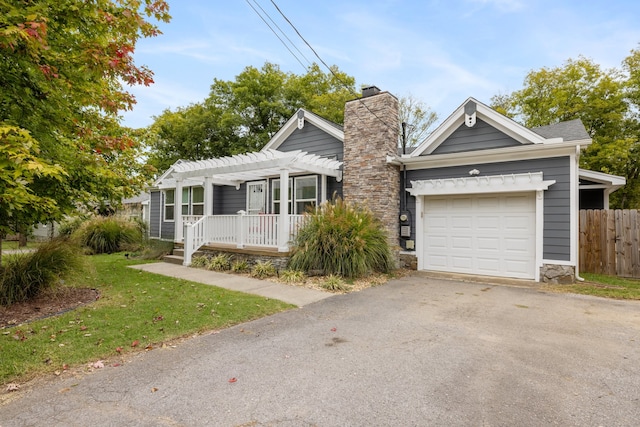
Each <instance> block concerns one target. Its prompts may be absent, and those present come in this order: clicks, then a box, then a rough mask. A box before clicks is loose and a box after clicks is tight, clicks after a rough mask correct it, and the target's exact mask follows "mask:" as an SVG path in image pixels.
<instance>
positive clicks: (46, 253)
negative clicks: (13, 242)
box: [0, 239, 84, 305]
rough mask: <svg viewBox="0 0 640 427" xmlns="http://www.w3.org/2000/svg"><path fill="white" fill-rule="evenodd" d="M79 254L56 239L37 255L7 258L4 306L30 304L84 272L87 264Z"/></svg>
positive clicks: (0, 287)
mask: <svg viewBox="0 0 640 427" xmlns="http://www.w3.org/2000/svg"><path fill="white" fill-rule="evenodd" d="M79 252H80V251H79V249H78V248H77V247H76V246H74V245H73V244H71V243H70V242H68V241H66V240H63V239H56V240H52V241H49V242H45V243H43V244H41V245H40V246H39V247H38V249H36V250H35V251H34V252H28V253H24V254H15V255H13V256H5V257H3V262H4V263H5V265H4V267H3V268H2V269H1V270H0V305H9V304H13V303H16V302H22V301H26V300H28V299H30V298H33V297H35V296H37V295H39V294H40V293H41V292H42V291H44V290H47V289H51V288H54V287H55V286H57V285H59V284H60V281H61V280H63V279H64V278H67V277H69V276H71V275H72V274H76V273H78V272H80V271H81V270H82V269H83V265H84V263H83V259H82V256H81V255H80V253H79Z"/></svg>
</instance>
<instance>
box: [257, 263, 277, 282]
mask: <svg viewBox="0 0 640 427" xmlns="http://www.w3.org/2000/svg"><path fill="white" fill-rule="evenodd" d="M275 275H276V268H275V267H274V266H273V264H271V261H267V262H262V261H258V262H257V263H256V265H254V266H253V268H252V269H251V276H252V277H257V278H258V279H264V278H265V277H271V276H275Z"/></svg>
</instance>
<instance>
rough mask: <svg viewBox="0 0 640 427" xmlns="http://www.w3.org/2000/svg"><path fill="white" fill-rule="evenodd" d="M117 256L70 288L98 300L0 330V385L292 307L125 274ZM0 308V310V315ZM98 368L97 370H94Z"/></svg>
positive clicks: (105, 258)
mask: <svg viewBox="0 0 640 427" xmlns="http://www.w3.org/2000/svg"><path fill="white" fill-rule="evenodd" d="M140 262H141V261H138V260H130V259H127V258H125V256H124V255H123V254H112V255H96V256H91V257H89V263H90V265H91V266H92V267H93V268H92V270H93V271H92V272H91V273H90V274H87V275H86V277H84V278H83V279H77V280H76V283H73V284H70V285H71V286H76V287H88V288H95V289H97V290H98V291H99V292H100V298H99V299H98V300H97V301H95V302H93V303H91V304H88V305H85V306H82V307H80V308H78V309H75V310H73V311H69V312H67V313H64V314H61V315H57V316H54V317H49V318H45V319H40V320H37V321H33V322H31V323H26V324H22V325H17V326H13V327H10V328H5V329H0V355H1V358H0V384H5V383H8V382H23V381H26V380H29V379H31V378H34V377H36V376H38V375H42V374H47V373H56V374H58V375H60V374H64V372H65V371H66V370H71V369H73V368H78V367H82V366H86V364H88V363H90V362H94V363H95V362H97V361H98V360H103V359H109V360H112V361H113V363H115V364H117V363H121V362H118V360H120V359H122V358H123V356H124V355H126V353H130V352H134V351H141V350H145V349H152V348H155V347H158V346H162V344H163V343H166V342H168V341H171V340H174V339H176V338H180V337H184V336H190V335H193V334H196V333H201V332H206V331H211V330H216V329H221V328H225V327H228V326H230V325H233V324H238V323H242V322H246V321H249V320H252V319H256V318H259V317H263V316H267V315H270V314H273V313H276V312H279V311H284V310H287V309H290V308H293V306H292V305H289V304H286V303H284V302H281V301H277V300H272V299H268V298H264V297H260V296H254V295H248V294H243V293H240V292H234V291H229V290H226V289H221V288H217V287H214V286H207V285H203V284H199V283H194V282H189V281H185V280H181V279H174V278H170V277H165V276H160V275H156V274H152V273H147V272H143V271H140V270H135V269H132V268H127V266H129V265H132V264H136V263H140ZM0 309H1V308H0ZM98 365H99V364H98Z"/></svg>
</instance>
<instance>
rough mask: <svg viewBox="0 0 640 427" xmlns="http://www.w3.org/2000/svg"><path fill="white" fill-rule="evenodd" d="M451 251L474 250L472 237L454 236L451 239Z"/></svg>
mask: <svg viewBox="0 0 640 427" xmlns="http://www.w3.org/2000/svg"><path fill="white" fill-rule="evenodd" d="M451 249H454V250H473V239H472V238H471V237H470V236H453V237H452V238H451Z"/></svg>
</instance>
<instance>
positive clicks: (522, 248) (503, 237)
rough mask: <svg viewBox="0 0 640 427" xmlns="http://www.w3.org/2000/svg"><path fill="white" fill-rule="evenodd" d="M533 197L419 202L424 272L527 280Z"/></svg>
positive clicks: (530, 275)
mask: <svg viewBox="0 0 640 427" xmlns="http://www.w3.org/2000/svg"><path fill="white" fill-rule="evenodd" d="M534 194H535V193H534V192H529V193H517V194H508V195H506V194H501V195H492V194H487V195H478V196H468V195H465V196H438V197H428V196H425V199H424V216H423V221H424V229H423V230H424V236H423V238H424V240H423V242H424V246H423V248H424V262H423V264H422V265H423V266H424V268H425V269H426V270H434V271H447V272H455V273H468V274H481V275H489V276H504V277H516V278H523V279H533V278H534V277H535V274H534V273H535V249H536V246H535V236H536V233H535V219H536V216H535V206H536V205H535V198H534Z"/></svg>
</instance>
